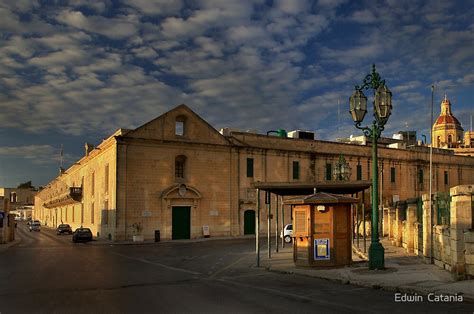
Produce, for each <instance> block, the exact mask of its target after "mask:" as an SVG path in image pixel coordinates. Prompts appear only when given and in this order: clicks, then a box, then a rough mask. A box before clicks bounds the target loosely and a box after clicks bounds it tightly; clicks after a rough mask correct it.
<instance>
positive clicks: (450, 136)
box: [448, 134, 453, 147]
mask: <svg viewBox="0 0 474 314" xmlns="http://www.w3.org/2000/svg"><path fill="white" fill-rule="evenodd" d="M452 144H453V136H452V135H451V134H449V135H448V147H451V145H452Z"/></svg>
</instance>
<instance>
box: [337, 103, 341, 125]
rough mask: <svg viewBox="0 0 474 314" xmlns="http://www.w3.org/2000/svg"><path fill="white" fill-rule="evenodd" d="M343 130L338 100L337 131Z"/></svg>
mask: <svg viewBox="0 0 474 314" xmlns="http://www.w3.org/2000/svg"><path fill="white" fill-rule="evenodd" d="M340 128H341V108H340V102H339V99H338V100H337V130H338V131H339V130H340Z"/></svg>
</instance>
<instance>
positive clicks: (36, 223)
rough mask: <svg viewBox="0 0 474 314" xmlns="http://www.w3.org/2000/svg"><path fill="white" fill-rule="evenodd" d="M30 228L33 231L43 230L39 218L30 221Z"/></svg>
mask: <svg viewBox="0 0 474 314" xmlns="http://www.w3.org/2000/svg"><path fill="white" fill-rule="evenodd" d="M28 229H30V232H31V231H41V224H40V222H39V221H38V220H35V221H33V222H31V223H30V225H29V226H28Z"/></svg>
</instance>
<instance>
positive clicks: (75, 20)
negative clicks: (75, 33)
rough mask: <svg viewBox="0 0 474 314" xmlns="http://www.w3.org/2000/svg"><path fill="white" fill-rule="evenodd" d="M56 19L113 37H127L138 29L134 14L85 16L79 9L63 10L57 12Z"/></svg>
mask: <svg viewBox="0 0 474 314" xmlns="http://www.w3.org/2000/svg"><path fill="white" fill-rule="evenodd" d="M56 20H57V21H58V22H61V23H64V24H67V25H69V26H72V27H75V28H78V29H81V30H85V31H87V32H91V33H97V34H101V35H104V36H107V37H110V38H113V39H123V38H127V37H130V36H132V35H135V34H136V33H137V31H138V26H137V23H138V20H137V17H136V16H134V15H128V16H118V17H114V18H106V17H102V16H85V15H84V14H82V12H80V11H72V10H65V11H62V12H61V13H59V14H58V16H57V18H56Z"/></svg>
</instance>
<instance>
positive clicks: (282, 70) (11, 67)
mask: <svg viewBox="0 0 474 314" xmlns="http://www.w3.org/2000/svg"><path fill="white" fill-rule="evenodd" d="M372 63H375V64H376V65H377V69H378V71H379V73H380V74H381V76H382V77H383V78H385V79H386V82H387V84H388V86H389V88H391V90H392V92H393V102H394V108H393V115H392V117H391V118H390V121H389V123H388V125H387V127H386V132H385V135H386V136H391V134H392V133H394V132H397V131H399V130H416V131H418V134H419V136H420V138H421V134H422V133H424V134H427V132H428V129H429V124H430V122H429V110H430V109H429V104H430V100H431V92H430V86H431V84H433V83H434V84H435V85H436V92H435V102H436V103H435V114H438V113H439V102H440V100H441V97H442V96H443V95H444V93H445V92H446V93H447V94H448V97H449V98H450V99H451V101H452V103H453V110H454V114H455V115H456V116H457V117H458V118H459V120H460V121H461V122H462V124H463V126H464V128H465V129H469V117H470V115H471V114H473V113H474V112H473V111H474V109H473V108H474V1H473V0H466V1H441V0H439V1H414V0H410V1H404V0H386V1H346V0H319V1H304V0H293V1H291V0H288V1H284V0H273V1H272V0H255V1H250V0H249V1H246V0H241V1H240V0H239V1H230V0H229V1H227V0H225V1H224V0H222V1H218V0H170V1H165V0H162V1H152V0H123V1H118V0H106V1H99V0H54V1H53V0H50V1H48V0H37V1H35V0H2V1H0V186H16V185H17V184H18V183H20V182H24V181H28V180H33V184H34V185H36V186H38V185H42V184H45V183H47V182H49V181H50V180H51V179H52V178H54V177H55V176H56V175H57V171H58V170H57V169H58V166H59V151H60V147H61V144H63V145H64V155H65V159H66V165H69V164H70V163H71V162H73V161H75V160H77V159H78V158H80V156H82V154H83V146H84V142H86V141H87V142H91V143H93V144H97V143H99V142H100V141H101V140H102V139H103V138H105V137H107V136H108V135H110V134H111V133H112V132H113V131H114V130H115V129H117V128H121V127H122V128H134V127H137V126H139V125H141V124H143V123H145V122H147V121H148V120H151V119H152V118H153V117H156V116H158V115H160V114H162V113H164V112H166V111H167V110H169V109H171V108H173V107H174V106H176V105H178V104H181V103H185V104H187V105H188V106H190V107H191V108H192V109H193V110H194V111H195V112H197V113H198V114H200V115H201V116H202V117H203V118H204V119H206V120H207V121H208V122H209V123H210V124H211V125H213V126H214V127H215V128H216V129H220V128H222V127H226V126H228V127H233V128H238V129H241V130H247V129H254V130H258V131H259V132H265V131H267V130H272V129H276V128H285V129H288V130H291V129H305V130H313V131H315V132H316V137H317V138H319V139H325V140H334V139H336V138H337V137H347V136H349V135H350V134H358V132H357V130H356V129H355V128H354V126H353V124H352V122H351V119H350V116H349V114H348V112H347V111H348V97H349V96H350V95H351V93H352V91H353V89H354V85H355V84H359V83H360V82H361V81H362V79H363V77H364V76H365V75H366V74H367V73H368V72H369V71H370V69H371V64H372Z"/></svg>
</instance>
